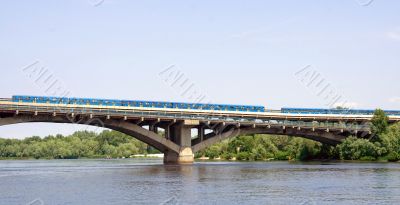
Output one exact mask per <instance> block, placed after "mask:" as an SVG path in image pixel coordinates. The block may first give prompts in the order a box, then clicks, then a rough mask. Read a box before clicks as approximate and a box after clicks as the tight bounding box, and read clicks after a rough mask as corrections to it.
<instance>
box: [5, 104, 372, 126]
mask: <svg viewBox="0 0 400 205" xmlns="http://www.w3.org/2000/svg"><path fill="white" fill-rule="evenodd" d="M0 110H8V111H12V112H16V111H17V110H18V111H19V112H37V113H54V112H55V113H57V114H72V113H74V114H76V115H89V114H92V115H94V116H106V115H110V116H120V117H124V116H127V117H146V118H155V119H157V118H163V119H197V120H200V121H212V122H215V121H218V122H227V123H243V124H246V123H248V124H258V125H271V126H285V127H297V128H299V127H300V128H318V129H343V130H358V131H369V129H370V128H369V124H364V125H360V124H353V123H338V122H337V123H336V122H317V121H313V122H306V121H301V120H274V119H262V118H258V117H248V116H246V117H229V116H224V115H215V114H213V115H207V114H202V115H199V114H188V113H184V112H180V113H169V112H167V111H164V112H161V111H138V110H129V111H127V110H119V109H109V108H87V107H79V108H77V107H64V106H59V107H52V106H27V105H4V104H1V105H0Z"/></svg>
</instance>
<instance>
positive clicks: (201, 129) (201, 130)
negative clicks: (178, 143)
mask: <svg viewBox="0 0 400 205" xmlns="http://www.w3.org/2000/svg"><path fill="white" fill-rule="evenodd" d="M197 132H198V135H197V136H198V137H199V139H200V142H202V141H203V140H204V126H199V128H198V130H197Z"/></svg>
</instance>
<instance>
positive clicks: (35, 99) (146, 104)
mask: <svg viewBox="0 0 400 205" xmlns="http://www.w3.org/2000/svg"><path fill="white" fill-rule="evenodd" d="M12 101H13V102H17V103H47V104H70V105H92V106H121V107H143V108H167V109H184V110H185V109H186V110H209V111H211V110H215V111H232V112H256V113H262V112H266V108H265V107H264V106H257V105H226V104H205V103H181V102H162V101H142V100H113V99H96V98H75V97H49V96H28V95H14V96H12ZM278 112H280V113H285V114H333V115H373V114H374V112H375V110H361V109H323V108H322V109H321V108H281V109H280V110H279V111H278ZM385 113H386V114H387V115H397V116H400V111H397V110H385Z"/></svg>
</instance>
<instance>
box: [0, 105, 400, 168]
mask: <svg viewBox="0 0 400 205" xmlns="http://www.w3.org/2000/svg"><path fill="white" fill-rule="evenodd" d="M371 118H372V116H370V115H320V114H319V115H312V114H287V113H280V111H268V112H265V113H243V112H241V113H235V112H226V111H200V110H178V109H173V110H172V109H162V108H139V107H133V108H132V107H130V108H126V109H123V108H121V107H112V106H89V105H87V106H82V105H54V104H43V103H16V102H12V101H11V100H10V99H1V100H0V126H2V125H10V124H17V123H29V122H51V123H75V124H86V125H91V126H99V127H105V128H109V129H113V130H116V131H119V132H122V133H125V134H127V135H130V136H132V137H135V138H137V139H138V140H140V141H142V142H144V143H147V144H148V145H150V146H152V147H154V148H156V149H158V150H159V151H161V152H163V153H164V154H165V155H164V162H165V163H166V164H169V163H178V164H187V163H189V164H190V163H193V161H194V154H193V153H195V152H198V151H200V150H202V149H205V148H207V147H209V146H211V145H212V144H214V143H217V142H219V141H222V140H224V139H229V138H232V137H235V136H239V135H251V134H274V135H287V136H297V137H304V138H307V139H312V140H315V141H319V142H321V143H325V144H329V145H335V144H338V143H340V142H341V141H342V140H343V139H345V138H346V137H348V136H350V135H354V136H358V137H369V136H370V135H371V132H370V128H369V121H370V120H371ZM399 120H400V118H399V117H398V116H397V117H396V116H390V121H392V122H395V121H399ZM161 133H162V134H161ZM193 133H196V135H195V136H193Z"/></svg>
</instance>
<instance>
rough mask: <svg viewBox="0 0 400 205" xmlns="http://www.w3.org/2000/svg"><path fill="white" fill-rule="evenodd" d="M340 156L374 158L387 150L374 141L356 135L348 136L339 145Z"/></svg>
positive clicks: (358, 158) (346, 158) (345, 158)
mask: <svg viewBox="0 0 400 205" xmlns="http://www.w3.org/2000/svg"><path fill="white" fill-rule="evenodd" d="M338 149H339V153H340V158H341V159H344V160H360V159H362V158H363V159H372V158H374V160H375V159H376V158H378V157H379V156H381V155H382V154H384V153H385V152H386V149H385V148H381V147H380V144H379V143H376V144H374V143H372V142H370V141H369V140H367V139H358V138H356V137H348V138H347V139H345V140H344V141H343V143H342V144H340V145H338Z"/></svg>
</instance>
